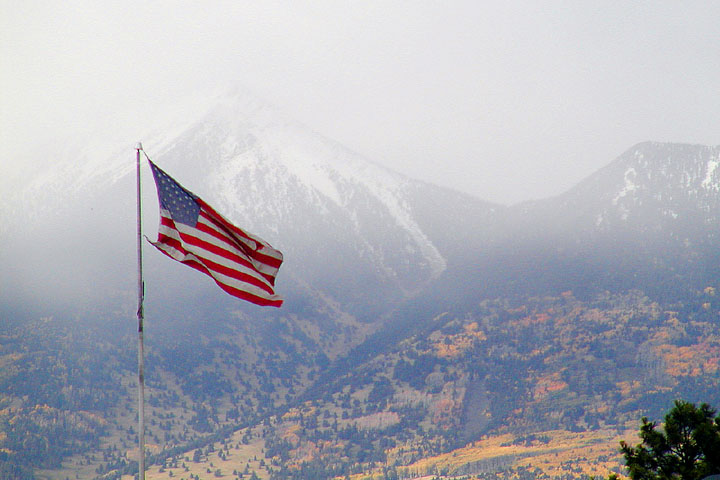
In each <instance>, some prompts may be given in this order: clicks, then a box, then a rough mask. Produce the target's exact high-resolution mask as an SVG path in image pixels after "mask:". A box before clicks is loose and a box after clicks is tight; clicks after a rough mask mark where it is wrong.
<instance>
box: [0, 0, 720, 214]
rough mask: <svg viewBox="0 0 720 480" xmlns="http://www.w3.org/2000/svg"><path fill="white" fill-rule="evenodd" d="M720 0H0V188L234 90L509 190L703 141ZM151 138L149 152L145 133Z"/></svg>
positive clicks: (546, 188) (713, 82)
mask: <svg viewBox="0 0 720 480" xmlns="http://www.w3.org/2000/svg"><path fill="white" fill-rule="evenodd" d="M719 19H720V2H714V1H691V2H677V1H647V2H642V1H637V2H626V1H604V2H601V1H566V2H560V1H509V2H500V1H492V2H491V1H487V2H484V1H478V0H474V1H412V2H411V1H408V2H404V1H402V2H401V1H393V2H391V1H382V2H380V1H354V2H350V1H330V0H328V1H314V2H304V1H287V2H277V1H268V0H263V1H252V2H250V1H203V2H197V1H180V0H178V1H165V0H157V1H156V0H142V1H136V0H125V1H122V2H120V1H114V2H110V1H102V0H85V1H73V0H65V1H60V0H57V1H55V0H53V1H47V0H44V1H41V0H25V1H22V2H20V1H14V0H0V145H2V147H1V148H0V164H1V168H2V171H3V174H2V175H1V176H0V188H2V189H3V190H7V189H10V188H12V187H13V185H16V184H18V183H21V182H22V180H23V178H24V177H25V176H26V175H27V174H29V173H30V172H33V171H37V170H38V169H40V168H42V166H43V165H45V164H46V163H47V162H52V161H53V160H54V156H55V154H54V152H57V151H61V150H63V149H67V148H68V147H69V146H70V145H73V144H74V143H76V142H79V141H83V139H86V138H112V137H116V138H120V140H121V141H124V139H125V138H127V142H128V148H129V153H128V158H129V161H133V158H134V157H133V156H134V151H133V150H132V148H133V147H134V144H135V142H136V141H138V140H142V138H140V136H141V135H142V134H143V132H144V131H146V129H147V128H148V126H149V125H151V124H152V120H153V119H154V118H157V117H162V116H163V115H168V113H169V112H171V111H173V108H172V106H174V105H178V104H182V103H184V102H185V101H186V100H187V99H188V98H190V97H193V96H197V95H202V94H204V93H205V92H207V91H212V90H215V89H217V88H223V87H225V86H228V85H233V84H240V85H245V86H247V87H249V88H251V89H252V90H254V91H255V92H257V93H258V94H260V95H261V96H262V97H264V98H266V99H267V100H269V101H271V102H272V103H274V104H275V105H277V106H278V107H280V108H281V109H283V110H285V111H286V112H288V114H289V115H291V116H292V117H294V118H296V119H298V120H300V121H302V122H304V123H305V124H307V125H309V126H310V127H312V128H313V129H315V130H317V131H318V132H320V133H323V134H325V135H326V136H329V137H331V138H334V139H336V140H338V141H340V142H341V143H343V144H345V145H346V146H348V147H349V148H351V149H353V150H355V151H357V152H359V153H362V154H364V155H366V156H367V157H368V158H370V159H371V160H373V161H375V162H377V163H380V164H383V165H387V166H389V167H391V168H394V169H396V170H398V171H400V172H403V173H406V174H408V175H410V176H412V177H414V178H419V179H422V180H428V181H432V182H434V183H439V184H442V185H446V186H451V187H454V188H456V189H459V190H462V191H465V192H469V193H471V194H474V195H476V196H478V197H480V198H484V199H488V200H492V201H496V202H501V203H512V202H517V201H520V200H526V199H531V198H540V197H545V196H549V195H553V194H558V193H561V192H562V191H564V190H565V189H566V188H568V187H570V186H572V185H573V184H574V183H576V182H577V181H579V180H581V179H582V178H583V177H584V176H586V175H588V174H590V173H592V172H593V171H595V170H596V169H598V168H600V167H602V166H604V165H606V164H607V163H609V162H610V161H611V160H613V159H614V158H615V157H616V156H618V155H619V154H621V153H622V152H623V151H624V150H626V149H627V148H629V147H631V146H632V145H633V144H635V143H637V142H640V141H645V140H657V141H673V142H690V143H702V144H708V145H717V144H720V123H718V117H719V114H720V84H719V83H718V80H719V79H720V29H718V20H719ZM146 149H148V150H149V151H152V146H150V145H146Z"/></svg>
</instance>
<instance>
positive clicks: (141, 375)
mask: <svg viewBox="0 0 720 480" xmlns="http://www.w3.org/2000/svg"><path fill="white" fill-rule="evenodd" d="M140 150H142V144H141V143H140V142H138V144H137V146H136V147H135V151H136V153H137V158H136V167H137V168H136V170H137V261H138V310H137V318H138V479H139V480H145V360H144V357H145V353H144V346H143V319H144V318H145V314H144V312H143V300H144V297H145V284H144V283H143V275H142V217H141V215H142V209H141V207H140V205H141V203H140V202H141V199H140V197H141V191H140Z"/></svg>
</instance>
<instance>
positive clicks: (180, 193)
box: [150, 163, 200, 227]
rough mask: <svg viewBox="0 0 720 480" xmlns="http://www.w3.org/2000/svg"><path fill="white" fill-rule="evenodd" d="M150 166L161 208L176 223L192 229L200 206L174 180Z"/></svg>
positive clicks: (190, 194)
mask: <svg viewBox="0 0 720 480" xmlns="http://www.w3.org/2000/svg"><path fill="white" fill-rule="evenodd" d="M150 166H151V167H152V172H153V176H154V177H155V184H156V185H157V189H158V197H160V205H161V206H162V208H164V209H165V210H168V211H169V212H170V216H171V217H172V219H173V220H175V221H176V222H180V223H184V224H185V225H190V226H191V227H194V226H195V225H196V224H197V220H198V215H199V214H200V205H198V203H197V202H196V201H195V196H194V195H193V194H192V193H190V192H188V191H187V190H185V189H184V188H183V187H181V186H180V185H178V184H177V183H176V182H175V180H173V179H172V178H170V176H169V175H168V174H166V173H165V172H163V171H162V170H160V169H159V168H158V167H156V166H155V165H154V164H152V163H151V164H150Z"/></svg>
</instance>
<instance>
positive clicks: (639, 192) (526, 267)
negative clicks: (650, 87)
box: [443, 142, 720, 297]
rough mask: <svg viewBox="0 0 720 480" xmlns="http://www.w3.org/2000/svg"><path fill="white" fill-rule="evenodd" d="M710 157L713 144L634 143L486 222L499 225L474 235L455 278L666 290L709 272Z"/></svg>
mask: <svg viewBox="0 0 720 480" xmlns="http://www.w3.org/2000/svg"><path fill="white" fill-rule="evenodd" d="M719 162H720V147H708V146H701V145H684V144H669V143H654V142H646V143H641V144H638V145H636V146H634V147H632V148H630V149H629V150H628V151H627V152H625V153H624V154H622V155H621V156H620V157H618V158H617V159H616V160H614V161H613V162H611V163H610V164H609V165H608V166H607V167H605V168H602V169H601V170H599V171H597V172H596V173H594V174H593V175H591V176H590V177H588V178H586V179H585V180H583V181H582V182H580V183H579V184H578V185H576V186H575V187H573V188H572V189H571V190H569V191H568V192H566V193H564V194H562V195H559V196H556V197H553V198H548V199H544V200H539V201H533V202H525V203H521V204H519V205H514V206H512V207H509V208H507V209H504V210H503V211H502V213H501V214H499V215H497V216H496V218H497V222H496V223H495V224H494V225H492V226H491V227H490V228H491V229H492V230H493V231H495V232H499V235H498V236H496V237H495V238H494V239H493V241H490V242H484V243H483V242H477V243H475V244H474V245H473V251H474V255H475V257H474V258H473V259H472V260H470V264H471V267H469V268H472V271H474V272H475V273H476V274H475V275H470V274H469V272H468V271H467V270H463V271H462V272H461V276H462V277H463V279H464V282H463V283H465V284H467V282H468V280H471V281H472V280H474V281H473V283H472V287H471V288H474V289H475V290H476V291H477V292H479V294H480V296H487V295H490V296H493V295H498V294H502V295H505V294H509V293H511V292H515V291H521V292H525V293H529V292H541V293H550V294H556V293H557V292H562V291H565V290H575V291H576V293H582V292H587V293H592V292H595V293H596V292H600V291H603V290H608V289H609V290H611V291H624V290H626V289H628V288H642V289H645V290H647V291H648V292H649V293H653V294H657V295H670V297H673V296H675V295H678V294H680V292H686V291H687V290H688V289H693V288H697V285H701V284H703V282H710V281H712V280H713V279H714V278H717V276H718V275H720V255H719V254H720V244H718V240H719V237H718V232H720V171H719V170H717V166H718V164H720V163H719ZM475 228H476V229H477V230H481V229H483V226H482V225H481V224H480V222H478V224H476V225H475ZM448 275H450V272H448ZM443 281H444V282H446V283H447V282H448V281H450V280H449V278H448V277H446V278H444V279H443Z"/></svg>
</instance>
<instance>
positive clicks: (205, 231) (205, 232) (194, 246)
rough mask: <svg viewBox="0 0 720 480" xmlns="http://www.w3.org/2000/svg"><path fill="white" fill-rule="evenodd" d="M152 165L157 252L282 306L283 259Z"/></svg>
mask: <svg viewBox="0 0 720 480" xmlns="http://www.w3.org/2000/svg"><path fill="white" fill-rule="evenodd" d="M148 161H149V162H150V167H151V168H152V173H153V177H154V178H155V185H156V186H157V191H158V198H159V200H160V227H159V229H158V239H157V242H155V243H152V242H151V243H152V244H153V245H154V246H155V247H156V248H157V249H158V250H160V251H161V252H162V253H164V254H165V255H167V256H168V257H170V258H172V259H174V260H177V261H178V262H181V263H184V264H186V265H189V266H191V267H193V268H195V269H197V270H199V271H201V272H203V273H205V274H206V275H209V276H210V277H212V279H213V280H215V283H217V284H218V286H219V287H220V288H222V289H223V290H225V291H226V292H227V293H229V294H230V295H233V296H235V297H237V298H240V299H243V300H247V301H248V302H252V303H255V304H257V305H263V306H273V307H279V306H280V305H282V302H283V301H282V298H280V297H279V296H278V295H276V294H275V276H276V275H277V273H278V269H279V268H280V265H281V264H282V261H283V255H282V253H280V252H279V251H278V250H275V249H274V248H273V247H272V246H271V245H270V244H269V243H267V242H265V241H264V240H262V239H260V238H258V237H256V236H254V235H252V234H250V233H248V232H246V231H244V230H242V229H240V228H238V227H236V226H235V225H233V224H232V223H230V222H229V221H228V220H226V219H225V218H224V217H223V216H222V215H220V214H219V213H217V212H216V211H215V210H214V209H213V208H212V207H211V206H210V205H208V204H207V203H205V202H204V201H203V200H202V199H201V198H200V197H198V196H196V195H194V194H193V193H192V192H189V191H188V190H186V189H185V188H183V187H182V185H180V184H179V183H177V182H176V181H175V180H173V179H172V178H171V177H170V176H169V175H168V174H167V173H165V172H164V171H162V170H161V169H160V168H158V166H157V165H155V164H154V163H153V162H151V161H150V160H149V159H148Z"/></svg>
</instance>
